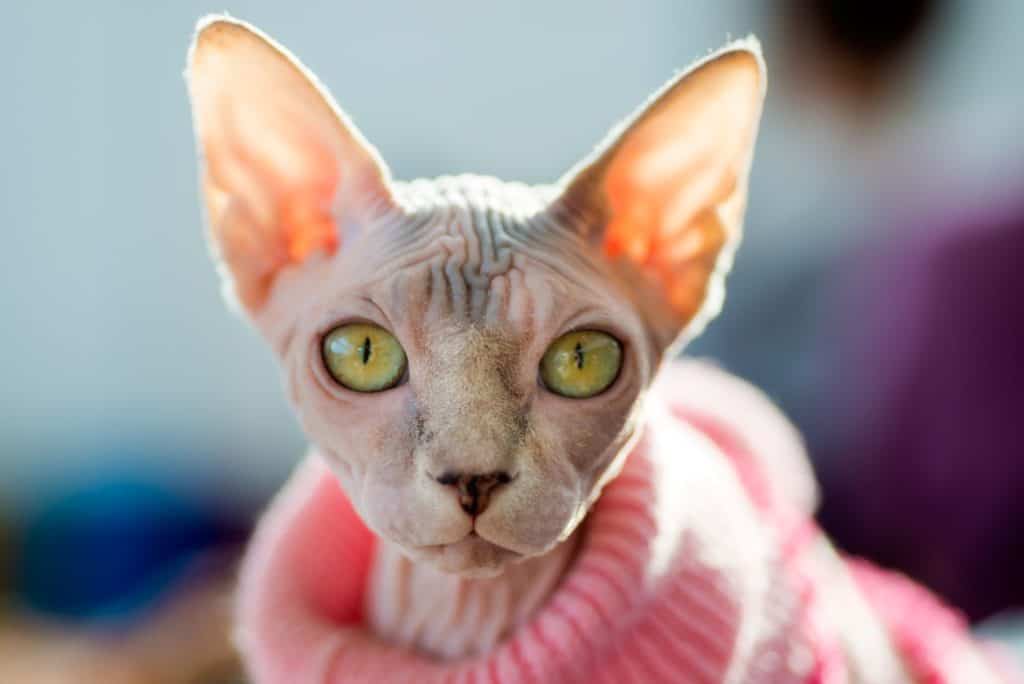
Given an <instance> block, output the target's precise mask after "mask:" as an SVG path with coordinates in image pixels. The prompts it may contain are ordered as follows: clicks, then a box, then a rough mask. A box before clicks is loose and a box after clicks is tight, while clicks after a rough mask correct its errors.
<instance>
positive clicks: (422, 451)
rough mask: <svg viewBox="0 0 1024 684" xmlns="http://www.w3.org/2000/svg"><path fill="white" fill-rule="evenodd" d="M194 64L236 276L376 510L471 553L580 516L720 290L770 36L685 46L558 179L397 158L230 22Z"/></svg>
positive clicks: (470, 562) (550, 531) (368, 510)
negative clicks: (705, 49) (708, 50)
mask: <svg viewBox="0 0 1024 684" xmlns="http://www.w3.org/2000/svg"><path fill="white" fill-rule="evenodd" d="M187 79H188V86H189V90H190V93H191V99H192V107H193V114H194V123H195V128H196V133H197V138H198V144H199V152H200V156H201V158H202V174H201V175H202V191H203V195H204V197H205V201H206V210H207V217H208V225H209V236H210V241H211V245H212V247H213V251H214V253H215V256H216V259H217V262H218V265H219V268H220V270H221V272H222V275H223V281H224V284H225V286H226V287H227V288H228V289H229V291H230V292H231V294H232V298H233V300H234V301H236V302H237V303H238V305H239V306H240V308H241V309H242V310H243V311H244V313H245V315H246V316H247V317H248V318H249V319H250V321H251V322H252V323H253V324H254V326H255V327H256V328H257V329H258V330H259V331H260V332H261V333H262V334H263V336H264V337H265V338H266V339H267V340H268V341H269V343H270V344H271V345H272V347H273V349H274V350H275V351H276V354H277V356H278V358H279V359H280V363H281V367H282V370H283V373H284V378H285V384H286V387H287V391H288V394H289V397H290V399H291V402H292V404H293V406H294V408H295V411H296V413H297V414H298V416H299V419H300V421H301V424H302V426H303V428H304V430H305V432H306V434H307V435H308V436H309V438H310V439H311V440H312V442H313V443H314V444H315V445H316V446H317V447H318V448H319V449H320V451H321V452H322V454H323V455H324V457H325V458H326V459H327V460H328V461H329V463H330V466H331V468H332V469H333V471H334V472H335V473H336V475H337V477H338V480H339V481H340V483H341V486H342V487H343V488H344V490H345V492H346V493H347V495H348V497H349V498H350V500H351V501H352V503H353V505H354V506H355V508H356V510H357V511H358V512H359V514H360V515H361V517H362V518H363V519H364V521H365V522H366V524H367V525H368V526H369V527H370V528H371V529H372V530H374V531H375V532H376V533H377V534H378V535H381V536H382V537H384V538H386V539H388V540H390V541H392V542H394V543H396V544H398V545H399V546H400V547H401V548H402V549H403V550H404V552H405V553H406V554H408V555H409V556H411V557H412V558H414V559H421V560H425V561H429V562H433V563H435V564H436V565H437V566H439V567H441V568H442V569H445V570H448V571H452V572H459V573H464V574H467V575H469V574H472V575H485V574H491V573H495V572H498V571H500V569H501V568H502V567H503V566H504V564H505V563H507V562H509V561H514V560H516V559H521V558H525V557H530V556H535V555H538V554H542V553H545V552H546V551H548V550H550V549H551V548H552V547H553V546H554V545H555V544H557V543H558V542H559V541H561V540H563V539H565V538H566V537H567V536H568V535H569V534H570V533H571V532H572V531H573V529H575V527H576V526H577V525H578V524H579V522H580V521H581V520H582V518H583V517H584V515H585V514H586V512H587V510H588V508H589V506H590V504H591V503H592V502H593V500H594V499H595V498H596V496H597V495H598V493H599V492H600V490H601V487H602V486H603V485H604V484H605V483H607V482H608V481H609V479H611V478H612V477H614V475H615V474H616V473H617V472H618V469H619V468H620V467H621V461H622V459H623V458H624V456H625V454H626V453H627V452H628V449H629V447H630V446H631V444H632V443H633V441H634V440H635V439H636V438H637V437H638V434H639V430H640V428H641V412H640V408H641V403H642V400H643V398H644V395H645V390H646V389H647V388H648V387H649V386H650V384H651V382H652V380H653V378H654V376H655V374H656V373H657V371H658V368H659V366H660V364H661V363H662V360H663V359H664V358H666V357H667V356H669V355H671V354H673V353H674V352H675V351H677V350H678V348H679V347H680V345H681V344H682V343H683V342H684V341H685V340H687V339H689V338H690V337H692V336H693V335H694V334H696V333H697V332H698V331H699V330H700V328H701V327H702V326H703V325H704V324H705V323H706V322H707V320H708V319H709V318H710V317H711V316H713V315H714V314H715V313H716V312H717V310H718V308H719V306H720V304H721V299H722V280H723V278H724V276H725V273H726V271H727V270H728V268H729V266H730V263H731V260H732V256H733V253H734V250H735V249H736V246H737V243H738V241H739V237H740V228H741V223H742V216H743V211H744V203H745V199H746V185H747V176H748V170H749V167H750V163H751V156H752V151H753V147H754V140H755V136H756V132H757V125H758V120H759V118H760V112H761V105H762V100H763V96H764V90H765V75H764V66H763V62H762V59H761V56H760V51H759V49H758V46H757V43H756V42H755V41H754V40H752V39H748V40H745V41H740V42H737V43H733V44H731V45H729V46H727V47H725V48H724V49H722V50H720V51H719V52H717V53H715V54H713V55H711V56H710V57H708V58H706V59H704V60H702V61H701V62H699V63H697V64H696V65H694V66H693V67H691V68H690V69H689V70H688V71H686V72H685V73H684V74H682V75H680V76H678V77H677V78H675V79H674V80H672V81H671V82H670V83H668V84H667V85H666V86H665V87H664V88H662V89H661V90H660V91H659V92H658V93H656V94H655V95H654V96H653V97H652V98H651V100H650V101H649V102H648V103H647V104H646V105H644V106H643V107H642V108H641V109H640V110H639V111H638V112H636V113H635V114H634V115H633V116H632V117H630V118H629V119H628V120H627V121H626V122H625V123H624V124H622V125H621V126H619V127H618V128H616V129H615V130H614V131H613V132H612V133H611V134H610V135H609V137H608V138H607V139H606V140H605V141H604V142H603V143H602V144H601V145H600V146H599V147H598V148H597V149H596V151H595V152H593V153H592V154H591V155H590V156H589V157H587V158H586V159H585V160H584V161H583V162H582V163H580V164H579V165H578V166H577V167H576V168H574V169H573V170H571V171H570V172H569V173H568V174H566V176H565V177H564V178H562V179H561V180H560V181H558V182H557V183H555V184H554V185H551V186H544V187H528V186H525V185H521V184H517V183H505V182H502V181H499V180H496V179H493V178H484V177H478V176H460V177H445V178H439V179H436V180H429V181H426V180H420V181H414V182H411V183H400V182H396V181H394V180H392V179H391V177H390V174H389V172H388V169H387V167H386V166H385V165H384V163H383V162H382V160H381V159H380V157H379V156H378V154H377V153H376V151H375V150H374V149H373V148H372V147H371V146H370V145H369V144H368V143H367V142H366V140H365V139H364V138H363V137H362V136H361V135H360V133H359V132H358V131H357V130H356V128H355V127H354V126H353V125H352V123H351V121H349V119H348V118H347V117H346V116H345V114H344V113H342V111H341V110H340V109H339V108H338V107H337V105H336V104H335V103H334V101H333V100H332V99H331V97H330V95H329V94H328V93H327V91H326V90H325V89H324V88H323V86H321V85H320V84H319V83H318V82H317V80H316V79H315V78H314V77H313V75H312V74H310V73H309V72H308V71H307V70H306V69H305V68H304V67H303V66H302V65H301V64H300V63H299V62H298V61H297V60H296V59H295V58H294V57H292V56H291V55H290V54H289V53H288V52H286V51H285V50H284V48H282V47H281V46H280V45H278V44H276V43H275V42H273V41H272V40H271V39H269V38H268V37H266V36H265V35H263V34H262V33H260V32H259V31H258V30H256V29H254V28H252V27H251V26H248V25H246V24H244V23H242V22H239V21H237V20H234V19H229V18H226V17H210V18H207V19H205V20H203V21H202V22H200V24H199V26H198V29H197V33H196V36H195V41H194V43H193V45H192V49H191V51H190V53H189V62H188V70H187Z"/></svg>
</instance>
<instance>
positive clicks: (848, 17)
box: [791, 0, 941, 64]
mask: <svg viewBox="0 0 1024 684" xmlns="http://www.w3.org/2000/svg"><path fill="white" fill-rule="evenodd" d="M791 4H792V6H793V7H792V10H791V11H792V12H794V13H798V14H802V15H803V16H804V17H805V18H806V19H807V20H808V21H810V22H811V28H812V30H816V31H817V32H818V33H820V35H821V37H822V38H824V39H825V40H826V41H827V42H828V43H829V44H830V45H832V46H834V48H835V49H837V50H841V51H843V52H845V53H847V54H848V55H850V56H851V57H852V58H854V59H856V60H858V61H860V62H863V63H865V64H874V63H878V62H883V61H886V60H889V59H891V58H892V57H893V56H895V55H898V54H900V53H901V52H902V51H903V50H904V49H906V47H907V46H908V45H909V44H910V43H912V42H913V40H914V38H915V37H916V35H917V34H918V33H919V32H920V31H921V30H922V28H923V27H924V26H925V25H926V24H927V23H928V20H929V19H931V17H932V15H933V14H934V13H935V10H936V8H937V6H938V5H940V4H941V3H940V2H939V0H903V1H902V2H899V1H895V2H894V1H892V0H889V1H888V2H887V1H885V0H862V1H860V2H858V1H857V0H791Z"/></svg>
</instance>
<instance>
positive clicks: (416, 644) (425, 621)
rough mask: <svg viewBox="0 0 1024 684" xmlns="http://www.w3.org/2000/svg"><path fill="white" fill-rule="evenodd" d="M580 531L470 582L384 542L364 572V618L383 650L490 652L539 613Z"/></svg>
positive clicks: (459, 654) (450, 654)
mask: <svg viewBox="0 0 1024 684" xmlns="http://www.w3.org/2000/svg"><path fill="white" fill-rule="evenodd" d="M582 534H583V532H582V530H577V531H576V532H575V533H573V534H572V535H571V536H570V537H569V538H568V539H567V540H565V541H563V542H562V543H560V544H558V545H557V546H556V547H555V548H553V549H552V550H551V551H549V552H548V553H546V554H544V555H542V556H536V557H534V558H529V559H526V560H524V561H520V562H518V563H512V564H510V565H508V566H507V567H506V568H505V570H504V571H503V572H502V574H500V575H498V576H496V577H487V578H471V577H462V576H459V575H453V574H450V573H445V572H443V571H441V570H438V569H436V568H435V567H433V566H432V565H428V564H426V563H417V562H414V561H412V560H410V559H408V558H407V557H406V556H405V555H403V554H402V553H401V552H400V551H399V550H398V548H397V547H395V546H394V545H393V544H390V543H388V542H386V541H384V540H381V541H380V542H379V544H378V546H377V550H376V557H375V559H374V562H373V565H372V566H371V569H370V578H369V585H368V591H367V595H366V615H367V621H368V623H369V626H370V628H371V629H372V630H373V631H374V632H375V633H376V634H377V635H378V636H380V637H381V638H382V639H384V640H385V641H388V642H389V643H394V644H400V645H403V646H407V647H411V648H415V649H416V650H419V651H421V652H424V653H428V654H431V655H434V656H436V657H438V658H442V659H449V660H450V659H457V658H463V657H470V656H474V655H478V654H482V653H487V652H490V651H491V650H492V649H493V648H494V647H495V646H496V645H497V644H498V643H500V642H501V641H502V640H503V639H504V638H505V637H506V636H507V635H508V634H510V633H511V632H512V630H514V629H515V628H516V627H517V626H518V625H521V624H523V623H524V622H526V621H527V620H529V619H530V618H531V617H532V616H533V615H534V614H535V613H536V612H537V611H538V609H540V608H541V607H542V606H543V605H544V603H545V602H546V601H547V599H548V598H549V597H550V596H551V594H552V593H553V592H554V590H555V589H556V587H557V586H558V583H559V581H560V580H561V579H562V577H563V576H564V575H565V574H566V571H567V570H568V568H569V566H570V565H571V563H572V560H573V558H574V556H575V555H576V550H577V547H578V546H579V543H580V542H579V539H580V536H581V535H582Z"/></svg>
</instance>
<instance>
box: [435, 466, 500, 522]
mask: <svg viewBox="0 0 1024 684" xmlns="http://www.w3.org/2000/svg"><path fill="white" fill-rule="evenodd" d="M434 479H435V480H437V481H438V482H440V483H441V484H443V485H446V486H449V487H455V488H456V489H457V490H458V492H459V505H460V506H462V510H464V511H465V512H466V513H468V514H469V515H473V516H476V515H480V514H481V513H483V512H484V510H485V509H486V508H487V504H489V503H490V501H491V492H493V491H494V490H495V489H497V488H498V487H500V486H501V485H505V484H508V483H509V482H511V481H512V477H511V476H510V475H509V474H508V473H506V472H505V471H504V470H496V471H494V472H490V473H484V474H482V475H474V474H471V473H458V472H454V471H446V472H444V473H441V474H440V475H438V476H437V477H435V478H434Z"/></svg>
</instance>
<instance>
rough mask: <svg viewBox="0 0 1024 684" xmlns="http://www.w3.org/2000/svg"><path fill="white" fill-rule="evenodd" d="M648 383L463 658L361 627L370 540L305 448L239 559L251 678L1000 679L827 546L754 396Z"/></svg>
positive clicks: (787, 442) (804, 489)
mask: <svg viewBox="0 0 1024 684" xmlns="http://www.w3.org/2000/svg"><path fill="white" fill-rule="evenodd" d="M665 376H666V377H664V378H663V379H662V381H661V382H660V383H659V389H658V390H657V391H656V392H654V393H653V395H652V396H651V398H650V410H649V415H650V418H649V420H648V423H647V426H646V429H645V431H644V434H643V436H642V438H641V439H640V440H639V442H638V443H637V445H636V446H635V447H634V449H633V451H632V453H630V454H629V456H628V457H627V458H626V461H625V464H624V466H623V469H622V472H621V473H620V474H619V476H618V477H617V478H616V479H614V480H613V481H612V482H611V483H610V484H609V485H608V486H607V487H606V488H605V490H604V492H603V493H602V495H601V497H600V498H599V499H598V501H597V502H596V504H595V505H594V506H593V508H592V510H591V511H590V513H589V514H588V516H587V518H586V520H585V521H584V523H583V528H582V530H581V531H580V535H581V537H580V542H579V544H580V546H579V549H578V551H577V554H576V557H575V558H574V560H573V561H572V563H571V564H570V566H569V567H568V569H567V570H566V572H565V575H564V576H563V577H562V579H561V581H560V582H559V583H558V584H557V586H556V588H555V589H554V591H553V592H552V594H551V596H550V597H549V598H548V599H547V600H546V601H545V602H543V604H542V605H541V607H540V608H539V609H537V611H536V612H535V613H534V614H533V615H531V616H529V617H528V618H527V619H525V620H524V621H523V622H522V623H521V624H518V625H515V626H514V629H512V630H511V631H510V632H509V633H508V634H507V635H506V636H505V637H504V638H503V640H501V641H500V642H499V643H498V644H497V646H496V647H495V648H494V649H493V650H492V651H490V652H488V653H485V654H482V655H479V656H474V657H467V658H463V659H455V660H441V659H438V658H434V657H430V656H428V655H426V654H422V653H418V652H415V651H413V650H410V649H406V648H403V647H399V646H396V645H392V644H390V643H387V642H386V641H385V640H383V639H381V638H379V637H378V636H376V635H375V634H374V633H373V632H372V630H371V629H369V628H368V626H367V623H366V620H365V615H366V608H365V607H366V603H367V596H366V593H367V591H368V586H370V585H371V582H370V574H371V572H372V568H373V555H374V549H375V547H376V544H377V540H376V539H375V537H374V535H373V534H372V533H371V532H370V531H368V530H367V528H366V527H365V526H364V525H363V523H362V522H361V521H360V519H359V518H358V516H357V515H356V514H355V512H354V511H353V509H352V507H351V505H350V504H349V502H348V500H347V499H346V497H345V495H344V494H343V492H342V491H341V489H340V487H339V486H338V484H337V483H336V481H335V479H334V477H333V476H332V475H331V474H330V472H329V471H328V469H327V467H326V465H325V464H324V462H323V460H322V459H321V457H320V456H319V455H317V454H316V453H315V452H314V453H312V454H311V455H310V456H309V457H308V458H307V460H306V461H305V462H304V463H303V464H302V465H301V466H300V468H299V470H298V472H297V473H296V474H295V476H294V477H293V478H292V480H291V481H290V482H289V484H288V485H287V487H286V488H285V490H284V491H283V492H282V494H281V495H280V496H279V497H278V499H277V500H276V501H275V503H274V504H273V506H272V507H271V509H270V511H269V512H268V513H267V515H266V516H265V518H264V519H263V521H262V522H261V524H260V526H259V529H258V531H257V534H256V536H255V538H254V540H253V543H252V546H251V548H250V551H249V553H248V554H247V558H246V560H245V563H244V567H243V573H242V582H241V588H240V597H239V611H238V619H239V634H238V637H239V645H240V647H241V649H242V652H243V656H244V658H245V661H246V665H247V668H248V670H249V672H250V674H251V676H252V678H253V680H254V681H255V682H257V683H258V684H260V683H266V684H284V683H288V684H292V683H298V684H301V683H306V682H308V683H310V684H333V683H341V682H367V683H370V682H372V683H374V684H376V683H380V682H416V683H424V684H428V683H430V682H465V683H467V684H485V683H493V684H499V683H508V682H608V683H616V684H618V683H622V682H638V683H639V682H643V683H645V684H646V683H651V684H655V683H659V682H665V683H668V682H673V683H675V682H693V683H700V684H705V683H706V684H711V683H715V682H752V683H758V684H760V683H766V684H782V683H785V682H794V683H795V682H802V683H818V684H839V683H843V682H870V683H871V684H884V683H886V682H907V681H910V682H922V683H929V684H941V683H945V682H950V683H952V682H964V683H965V684H985V683H986V682H1008V681H1018V680H1016V679H1012V678H1011V676H1010V675H1009V674H1008V673H1007V672H1006V670H1005V667H1004V666H1001V665H997V663H996V658H995V657H994V656H992V655H991V654H989V653H988V652H987V651H986V650H984V649H982V648H979V647H978V645H976V644H975V643H974V642H972V641H971V639H970V638H969V636H968V633H967V631H966V629H965V625H964V623H963V621H962V620H961V618H960V617H959V616H958V615H957V614H955V613H954V612H952V611H951V610H949V609H947V608H945V607H944V606H942V605H941V604H940V603H939V602H938V601H937V600H936V599H935V598H934V597H932V596H931V595H930V594H929V593H927V592H926V591H925V590H923V589H921V588H920V587H918V586H917V585H915V584H913V583H912V582H910V581H909V580H907V579H905V578H903V577H900V576H897V575H893V574H890V573H886V572H883V571H880V570H877V569H875V568H873V567H872V566H870V565H868V564H867V563H864V562H862V561H849V560H844V559H842V558H841V557H840V556H839V555H838V554H836V553H835V552H834V551H833V550H832V548H831V546H830V545H829V544H828V543H827V541H826V540H825V538H824V537H823V535H822V534H821V532H820V531H819V530H818V528H817V527H816V526H815V524H814V523H813V520H812V517H811V513H812V509H813V506H814V500H815V492H814V489H813V482H812V480H811V478H810V474H809V469H808V467H807V464H806V461H805V460H804V458H803V454H802V452H801V450H800V447H799V441H798V440H797V439H795V437H794V436H793V433H792V430H791V428H790V427H789V426H788V424H787V423H786V422H785V421H784V419H783V418H782V417H781V416H780V415H779V414H778V412H777V411H776V410H775V409H774V408H773V407H772V406H771V405H770V404H769V402H767V400H765V399H764V398H763V397H761V396H760V395H759V394H758V393H756V392H755V391H754V390H752V389H751V388H750V387H749V386H747V385H745V384H743V383H740V382H739V381H736V380H734V379H732V378H730V377H728V376H726V375H725V374H724V373H722V372H720V371H717V370H715V369H713V368H710V367H708V366H705V365H703V364H695V363H692V362H691V363H688V364H684V365H680V366H677V367H675V368H673V369H671V370H669V371H668V372H667V373H665ZM694 444H699V445H700V446H701V449H700V450H691V449H687V448H686V447H687V445H694ZM696 451H700V453H701V454H705V455H702V456H699V457H696V456H693V455H692V453H694V452H696ZM706 454H710V456H708V455H706Z"/></svg>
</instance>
